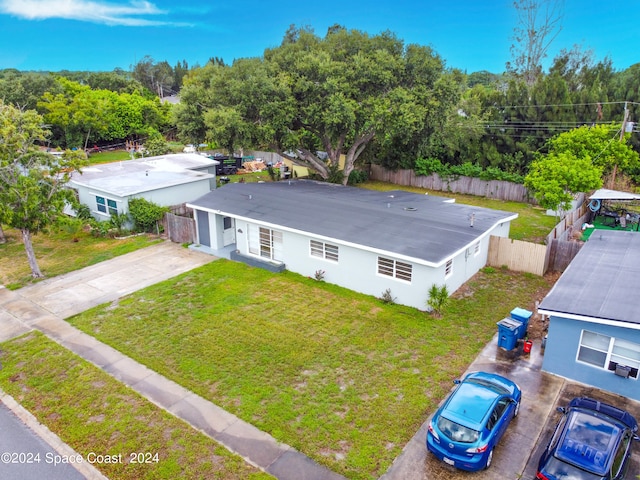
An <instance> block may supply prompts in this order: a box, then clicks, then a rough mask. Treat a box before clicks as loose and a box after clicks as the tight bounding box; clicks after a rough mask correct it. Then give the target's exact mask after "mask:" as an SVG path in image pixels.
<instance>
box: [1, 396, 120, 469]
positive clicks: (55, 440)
mask: <svg viewBox="0 0 640 480" xmlns="http://www.w3.org/2000/svg"><path fill="white" fill-rule="evenodd" d="M0 402H2V403H4V404H5V405H6V406H7V408H8V409H9V410H11V412H13V414H14V415H15V416H16V417H18V418H19V419H20V421H22V422H23V423H24V424H25V425H26V426H27V427H29V429H31V430H32V431H33V432H34V433H35V434H36V435H38V436H39V437H40V438H41V439H42V440H44V441H45V442H46V443H47V444H48V445H49V446H50V447H51V448H52V449H53V450H55V452H56V453H57V454H58V455H60V456H67V457H70V456H78V455H80V454H79V453H78V452H76V451H75V450H74V449H73V448H71V447H70V446H69V445H67V444H66V443H64V442H63V441H62V440H61V439H60V437H58V435H56V434H55V433H53V432H52V431H51V430H49V429H48V428H47V427H46V426H45V425H43V424H42V423H40V422H39V421H38V419H37V418H36V417H34V416H33V414H31V412H29V411H28V410H27V409H26V408H24V407H23V406H22V405H20V404H19V403H18V402H17V401H16V400H15V399H14V398H13V397H12V396H11V395H9V394H8V393H5V392H4V391H3V390H2V389H0ZM70 465H71V466H72V467H74V468H75V469H76V470H77V471H78V472H80V473H81V474H82V475H84V477H85V478H87V480H109V479H108V478H107V477H105V476H104V475H103V474H102V473H100V471H98V469H97V468H95V467H94V466H93V465H91V464H90V463H88V462H82V463H71V464H70Z"/></svg>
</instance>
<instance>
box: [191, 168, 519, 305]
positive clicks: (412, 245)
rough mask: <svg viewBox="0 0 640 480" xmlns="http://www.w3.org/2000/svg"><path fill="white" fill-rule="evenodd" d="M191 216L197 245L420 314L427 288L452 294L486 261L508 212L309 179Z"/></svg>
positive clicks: (245, 191) (222, 194)
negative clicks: (319, 276)
mask: <svg viewBox="0 0 640 480" xmlns="http://www.w3.org/2000/svg"><path fill="white" fill-rule="evenodd" d="M187 206H188V207H191V208H193V209H194V213H195V219H196V230H197V238H198V242H199V244H200V245H204V246H205V247H209V248H210V249H211V250H213V251H221V250H223V249H224V248H225V247H226V248H229V246H231V248H233V254H232V256H231V258H234V259H240V260H246V261H247V263H252V264H256V263H263V264H264V265H265V266H270V267H274V266H276V267H277V266H281V267H286V269H288V270H290V271H293V272H297V273H300V274H302V275H305V276H311V277H313V276H314V275H315V274H316V272H324V279H325V280H326V281H327V282H331V283H334V284H338V285H341V286H344V287H346V288H350V289H352V290H355V291H359V292H363V293H366V294H370V295H374V296H378V297H380V296H381V295H382V294H383V293H384V292H385V291H386V290H387V289H389V291H390V293H391V295H392V297H395V301H396V302H397V303H400V304H404V305H409V306H412V307H416V308H419V309H425V308H426V301H427V298H428V290H429V288H430V287H431V285H433V284H436V285H438V286H441V285H445V284H446V285H447V288H448V290H449V292H454V291H455V290H456V289H458V287H460V286H461V285H462V284H463V283H464V282H466V281H467V280H468V279H469V278H470V277H471V276H472V275H474V274H475V273H476V272H478V270H479V269H480V268H482V267H483V266H484V265H485V264H486V261H487V254H488V249H489V237H490V236H491V235H496V236H502V237H507V236H508V235H509V227H510V223H511V221H512V220H513V219H515V218H516V217H517V215H516V214H513V213H508V212H502V211H496V210H490V209H486V208H480V207H472V206H467V205H459V204H456V203H455V202H454V201H453V200H452V199H448V198H443V197H435V196H430V195H419V194H415V193H409V192H404V191H392V192H378V191H372V190H366V189H362V188H354V187H343V186H341V185H334V184H328V183H319V182H312V181H301V180H298V181H295V180H292V181H284V182H268V183H234V184H229V185H226V186H224V187H222V188H218V189H216V190H214V191H212V192H209V193H207V194H206V195H204V196H203V197H201V198H198V199H197V200H195V201H192V202H189V203H188V204H187Z"/></svg>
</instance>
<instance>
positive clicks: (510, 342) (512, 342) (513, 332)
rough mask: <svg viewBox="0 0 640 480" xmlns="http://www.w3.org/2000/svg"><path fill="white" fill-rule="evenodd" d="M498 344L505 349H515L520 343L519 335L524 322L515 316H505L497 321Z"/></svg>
mask: <svg viewBox="0 0 640 480" xmlns="http://www.w3.org/2000/svg"><path fill="white" fill-rule="evenodd" d="M497 325H498V346H499V347H501V348H504V349H505V350H513V349H514V348H516V345H517V343H518V335H519V332H520V328H521V327H522V322H519V321H518V320H514V319H513V318H504V319H502V320H500V321H499V322H497Z"/></svg>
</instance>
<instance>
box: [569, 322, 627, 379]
mask: <svg viewBox="0 0 640 480" xmlns="http://www.w3.org/2000/svg"><path fill="white" fill-rule="evenodd" d="M577 360H578V361H579V362H583V363H588V364H589V365H593V366H595V367H598V368H603V369H606V370H611V371H615V370H616V367H618V365H620V366H625V367H629V368H630V371H629V376H630V377H632V378H638V369H639V368H640V345H639V344H637V343H633V342H629V341H628V340H623V339H622V338H615V337H610V336H608V335H602V334H600V333H594V332H590V331H588V330H583V331H582V336H581V338H580V346H579V347H578V358H577Z"/></svg>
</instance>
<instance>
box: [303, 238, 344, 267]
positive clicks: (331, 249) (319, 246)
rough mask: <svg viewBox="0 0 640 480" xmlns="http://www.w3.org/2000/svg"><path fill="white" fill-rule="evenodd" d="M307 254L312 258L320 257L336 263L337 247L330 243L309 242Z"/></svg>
mask: <svg viewBox="0 0 640 480" xmlns="http://www.w3.org/2000/svg"><path fill="white" fill-rule="evenodd" d="M309 253H310V254H311V256H312V257H320V258H324V259H326V260H332V261H334V262H337V261H338V246H337V245H331V244H330V243H324V242H318V241H317V240H310V241H309Z"/></svg>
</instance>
